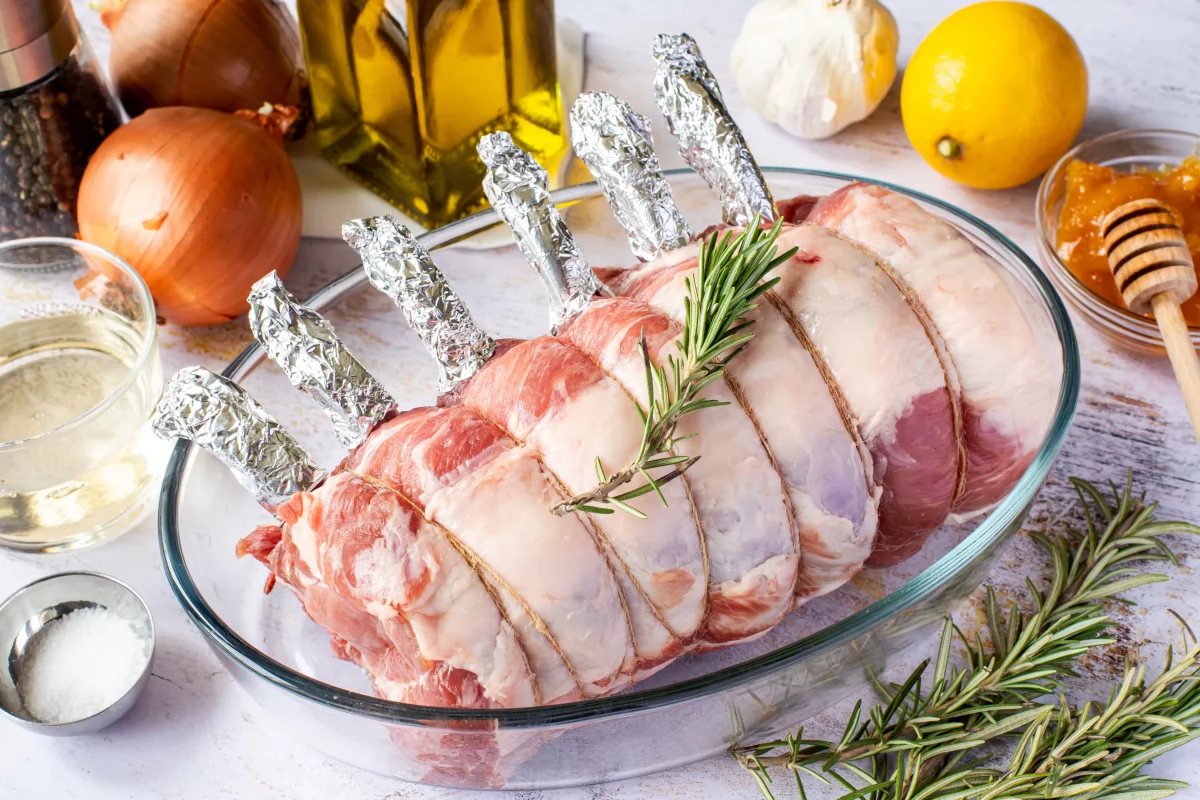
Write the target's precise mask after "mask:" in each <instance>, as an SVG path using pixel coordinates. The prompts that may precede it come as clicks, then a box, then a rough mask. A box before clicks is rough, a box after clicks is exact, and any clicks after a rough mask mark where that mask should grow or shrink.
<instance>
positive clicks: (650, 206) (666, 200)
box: [571, 92, 692, 261]
mask: <svg viewBox="0 0 1200 800" xmlns="http://www.w3.org/2000/svg"><path fill="white" fill-rule="evenodd" d="M571 144H572V145H573V146H574V148H575V153H576V155H578V156H579V157H580V158H581V159H583V163H585V164H587V168H588V170H590V171H591V173H592V175H593V176H595V178H596V181H597V182H598V183H599V184H600V187H601V188H602V189H603V190H604V196H605V197H606V198H607V199H608V204H609V206H611V207H612V211H613V216H615V217H616V218H617V222H619V223H621V227H623V228H624V229H625V231H626V232H627V233H628V234H629V246H630V248H631V249H632V250H633V253H634V255H636V256H637V257H638V258H640V259H642V260H644V261H650V260H652V259H654V258H657V257H658V256H660V255H662V254H663V253H664V252H666V251H667V250H673V249H675V248H677V247H683V246H684V245H685V244H687V243H688V240H689V239H691V236H692V232H691V230H689V228H688V224H687V222H686V221H685V220H684V218H683V215H682V214H680V213H679V207H678V206H676V205H675V199H674V198H673V197H672V196H671V186H670V184H668V183H667V179H666V177H665V176H664V175H663V173H662V169H661V168H660V167H659V164H658V155H657V154H656V153H655V152H654V143H653V140H652V138H651V134H650V120H648V119H646V118H645V117H643V116H642V115H641V114H638V113H637V112H636V111H634V110H633V109H632V108H630V107H629V105H628V104H627V103H626V102H625V101H624V100H621V99H620V98H619V97H614V96H613V95H611V94H608V93H607V92H587V93H585V94H581V95H580V96H579V99H578V100H576V101H575V107H574V108H572V109H571Z"/></svg>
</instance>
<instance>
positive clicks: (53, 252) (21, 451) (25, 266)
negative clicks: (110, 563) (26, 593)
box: [0, 238, 164, 552]
mask: <svg viewBox="0 0 1200 800" xmlns="http://www.w3.org/2000/svg"><path fill="white" fill-rule="evenodd" d="M155 325H156V320H155V313H154V301H153V300H152V299H151V297H150V291H149V290H148V289H147V288H146V284H145V283H144V282H143V281H142V279H141V277H140V276H139V275H138V274H137V273H136V272H135V271H134V270H133V269H132V268H131V267H130V266H129V265H128V264H126V263H125V262H124V261H122V260H121V259H119V258H117V257H116V256H114V255H113V254H111V253H109V252H107V251H105V250H103V249H101V248H99V247H96V246H94V245H90V244H87V243H86V242H80V241H75V240H72V239H57V238H38V239H18V240H14V241H8V242H0V546H4V547H11V548H16V549H19V550H31V551H41V552H50V551H56V550H67V549H72V548H76V547H82V546H85V545H88V544H92V543H95V542H98V541H101V540H103V539H106V538H109V537H111V536H114V535H116V534H117V533H120V532H122V531H124V530H126V529H127V528H128V527H129V525H130V524H132V523H133V522H134V521H135V520H136V519H137V518H138V517H139V516H140V514H141V512H142V511H143V510H144V509H145V508H146V506H147V505H148V503H149V501H150V499H151V498H152V496H153V494H154V491H155V488H156V486H157V483H158V477H159V474H160V468H161V463H162V460H163V456H164V451H163V449H162V447H161V445H160V444H159V443H158V441H157V440H156V438H155V437H154V435H153V434H152V433H151V432H150V427H149V420H150V415H151V413H152V412H153V411H154V405H155V403H156V402H157V401H158V397H159V394H160V393H161V390H162V365H161V363H160V361H159V355H158V341H157V338H156V328H155Z"/></svg>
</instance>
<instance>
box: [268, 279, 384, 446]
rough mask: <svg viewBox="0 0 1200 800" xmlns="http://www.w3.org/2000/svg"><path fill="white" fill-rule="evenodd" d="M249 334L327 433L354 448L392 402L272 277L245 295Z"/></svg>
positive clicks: (313, 314)
mask: <svg viewBox="0 0 1200 800" xmlns="http://www.w3.org/2000/svg"><path fill="white" fill-rule="evenodd" d="M249 300H250V330H251V331H252V332H253V333H254V338H255V339H258V341H259V342H260V343H261V344H262V346H263V349H264V350H266V351H267V355H269V356H270V357H271V360H273V361H274V362H275V363H276V364H278V365H279V366H280V367H282V368H283V372H284V374H285V375H287V377H288V380H290V381H291V382H292V385H293V386H295V387H297V388H299V389H301V390H303V391H304V392H306V393H307V394H309V395H311V396H312V397H314V398H316V401H317V402H318V403H320V404H321V407H322V408H324V409H325V411H326V413H328V414H329V418H330V419H331V420H332V421H333V432H334V434H335V435H336V436H337V439H338V441H339V442H341V443H342V444H343V445H345V446H346V447H354V446H355V445H357V444H359V443H360V442H362V441H363V440H364V439H366V438H367V434H368V433H370V432H371V430H372V429H373V428H374V427H375V425H376V424H378V423H379V422H380V421H382V420H383V417H384V415H385V414H387V413H388V411H390V410H391V409H392V408H393V407H394V406H395V405H396V401H395V400H393V399H392V397H391V395H389V394H388V393H387V391H386V390H385V389H384V388H383V386H381V385H380V384H379V381H377V380H375V378H374V377H373V376H372V375H371V373H369V372H367V370H366V368H365V367H363V365H362V364H360V363H359V362H358V359H356V358H355V357H354V356H352V355H350V351H349V350H347V349H346V346H345V345H344V344H342V342H341V340H340V339H338V338H337V336H336V335H335V334H334V332H333V328H332V327H331V326H330V324H329V322H328V320H326V319H325V318H324V317H322V316H321V315H320V314H318V313H317V312H315V311H313V310H312V309H310V308H306V307H304V306H302V305H300V303H299V302H298V301H297V300H296V298H295V297H294V296H293V295H292V294H291V292H289V291H288V290H287V289H286V288H285V287H284V285H283V281H281V280H279V276H278V275H276V274H275V273H274V272H271V273H270V274H269V275H267V276H266V277H264V278H263V279H262V280H260V281H259V282H258V283H256V284H254V287H253V288H252V289H251V290H250V297H249Z"/></svg>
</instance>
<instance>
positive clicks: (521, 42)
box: [297, 0, 565, 228]
mask: <svg viewBox="0 0 1200 800" xmlns="http://www.w3.org/2000/svg"><path fill="white" fill-rule="evenodd" d="M297 5H298V10H299V16H300V30H301V33H302V35H303V39H304V55H305V59H306V61H307V63H308V76H309V85H310V90H311V92H312V103H313V114H314V117H315V121H316V131H317V139H318V142H319V143H320V147H321V150H322V152H323V153H324V155H325V157H326V158H327V159H329V160H330V161H331V162H333V164H335V165H336V166H338V167H341V168H342V169H345V170H347V171H348V172H350V173H351V174H352V175H354V176H355V177H356V178H358V179H359V180H361V181H363V182H364V183H365V184H366V185H367V186H369V187H370V188H371V189H373V190H374V191H375V192H377V193H378V194H380V195H382V196H383V197H384V198H385V199H386V200H387V201H388V202H390V203H392V204H393V205H395V206H397V207H399V208H400V209H402V210H403V211H405V212H406V213H407V214H409V215H410V216H412V217H413V218H414V219H416V220H417V221H418V222H420V223H421V224H422V225H425V226H428V227H431V228H432V227H437V226H439V225H443V224H445V223H447V222H450V221H452V220H455V219H458V218H459V217H462V216H465V215H466V214H469V213H471V212H473V211H477V210H479V209H480V208H481V207H483V206H484V205H485V203H486V201H485V198H484V196H483V188H482V181H483V176H484V167H483V164H482V163H481V162H480V160H479V157H478V156H477V155H476V153H475V145H476V143H477V142H478V141H479V138H480V137H481V136H483V135H484V134H486V133H490V132H492V131H496V130H506V131H508V132H509V133H511V134H512V137H513V140H514V141H515V142H516V143H517V145H518V146H519V147H521V148H523V149H525V150H527V151H529V152H530V153H531V154H532V155H533V156H534V157H535V158H537V160H538V161H540V162H541V163H542V164H543V165H544V166H546V167H548V168H551V172H553V169H552V167H553V165H554V162H556V161H557V159H559V158H560V157H561V156H562V154H563V152H564V150H565V137H564V136H563V126H562V104H561V100H560V98H559V89H558V80H557V74H556V61H555V56H556V54H555V30H554V0H407V1H406V0H298V3H297Z"/></svg>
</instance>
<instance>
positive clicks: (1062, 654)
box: [735, 478, 1200, 800]
mask: <svg viewBox="0 0 1200 800" xmlns="http://www.w3.org/2000/svg"><path fill="white" fill-rule="evenodd" d="M1131 480H1132V478H1131ZM1072 482H1073V483H1074V485H1075V489H1076V491H1077V493H1078V494H1079V498H1080V502H1081V504H1082V507H1083V512H1084V516H1085V518H1086V522H1087V527H1086V531H1084V532H1074V531H1066V532H1064V533H1061V534H1058V535H1055V536H1053V537H1050V536H1046V535H1043V534H1038V533H1035V534H1032V537H1033V539H1034V540H1035V541H1037V543H1038V544H1040V545H1041V546H1042V547H1043V548H1045V549H1046V550H1047V551H1048V552H1049V553H1050V556H1051V558H1052V560H1053V568H1054V575H1053V578H1052V580H1051V583H1050V586H1049V588H1048V589H1047V590H1046V591H1045V592H1041V591H1038V589H1037V588H1036V587H1035V586H1034V585H1033V583H1032V581H1028V580H1027V584H1028V587H1029V592H1030V595H1031V596H1032V599H1033V601H1034V604H1035V606H1036V610H1035V611H1034V612H1033V613H1028V614H1027V613H1024V612H1022V611H1021V610H1020V609H1019V608H1018V607H1017V606H1016V605H1015V604H1014V605H1013V606H1011V607H1010V608H1009V609H1008V613H1007V614H1002V613H1001V609H1000V604H999V602H998V600H997V598H996V594H995V592H994V591H992V590H991V589H990V587H989V589H988V592H987V619H988V628H989V630H990V633H991V637H990V638H991V646H990V648H989V647H986V646H985V645H984V642H983V639H982V637H980V636H979V634H978V633H977V634H976V635H975V636H974V637H973V639H972V638H970V637H967V636H966V635H965V634H964V633H963V632H962V631H961V630H959V629H958V628H957V627H956V626H955V625H954V624H953V622H950V621H947V623H946V626H945V628H944V629H943V632H942V639H941V646H940V648H939V649H938V653H937V658H936V659H935V661H934V662H933V665H932V675H931V676H930V679H929V682H928V685H927V688H925V687H926V680H925V673H926V672H927V671H929V670H930V662H928V661H926V662H925V663H923V664H922V665H921V666H920V667H918V668H917V669H916V671H914V672H913V674H912V675H911V676H909V678H908V679H907V680H906V681H904V683H902V684H900V685H895V684H893V685H891V686H889V687H886V688H885V689H883V691H884V694H885V698H884V699H885V701H886V702H885V703H883V704H880V705H877V706H875V707H874V708H872V709H870V710H869V711H867V712H866V714H865V716H866V719H865V720H864V719H863V716H864V710H863V704H862V701H859V702H858V703H857V704H856V705H855V707H854V710H853V711H852V712H851V715H850V721H849V723H848V724H847V725H846V728H845V731H844V732H843V734H842V737H841V739H840V740H838V741H836V742H833V741H821V740H816V739H807V738H805V735H804V729H803V728H801V729H800V730H799V731H797V733H796V734H795V735H789V736H787V737H785V738H783V739H780V740H777V741H773V742H764V743H762V744H757V745H751V746H748V747H742V748H738V749H737V750H736V751H735V755H736V756H737V758H738V760H739V762H741V764H742V765H743V766H744V767H746V768H747V769H749V770H750V771H751V772H752V773H753V775H754V778H755V780H756V781H757V783H758V786H759V788H760V789H761V790H762V793H763V795H764V796H765V797H767V798H773V797H774V795H773V794H772V793H771V788H770V784H771V783H772V773H773V771H777V770H783V771H786V772H789V773H791V774H792V776H794V778H795V781H796V786H797V789H798V791H799V793H800V796H801V797H802V798H803V797H805V792H804V782H803V778H805V777H807V778H814V779H817V780H819V781H821V782H823V783H826V784H828V783H830V782H831V781H835V782H837V783H839V784H841V785H842V786H843V787H844V788H845V790H846V793H845V794H843V795H842V800H857V799H858V798H863V800H933V798H939V799H943V800H950V799H959V800H967V799H968V798H970V799H972V800H994V799H998V798H1042V797H1066V796H1070V797H1072V798H1080V799H1081V800H1088V798H1101V797H1103V798H1107V800H1118V799H1121V800H1155V798H1162V797H1169V796H1171V795H1172V794H1174V793H1175V790H1176V789H1178V788H1180V787H1182V786H1184V785H1185V784H1182V783H1180V782H1178V781H1166V780H1159V779H1155V778H1151V777H1149V776H1147V775H1144V774H1143V773H1142V769H1143V768H1144V767H1145V766H1146V765H1147V764H1149V763H1150V761H1152V760H1153V759H1154V758H1156V757H1158V756H1160V755H1162V754H1163V753H1165V752H1167V751H1168V750H1172V749H1174V748H1176V747H1179V746H1180V745H1182V744H1185V743H1187V742H1190V741H1192V740H1193V739H1196V738H1200V646H1198V645H1196V644H1192V645H1191V646H1187V644H1186V640H1185V646H1184V648H1183V651H1184V655H1183V657H1182V658H1181V659H1180V660H1178V661H1175V660H1174V659H1173V658H1172V654H1171V652H1168V656H1167V665H1166V667H1165V668H1164V670H1163V672H1162V674H1161V675H1159V677H1158V678H1156V679H1154V680H1153V681H1151V682H1150V683H1148V684H1147V683H1146V682H1145V668H1144V667H1139V666H1133V665H1129V664H1127V665H1126V669H1125V673H1124V677H1123V680H1122V681H1121V682H1120V684H1118V685H1116V686H1115V687H1114V688H1113V690H1112V692H1111V694H1110V695H1109V698H1108V701H1107V702H1106V703H1103V704H1095V703H1086V704H1084V705H1083V706H1082V707H1078V708H1076V707H1072V706H1071V705H1070V704H1069V703H1068V702H1067V700H1066V698H1065V697H1060V698H1059V699H1058V702H1055V701H1054V699H1053V698H1052V697H1049V698H1048V697H1047V696H1048V695H1050V694H1051V693H1052V692H1061V691H1062V690H1063V689H1064V685H1063V680H1064V679H1065V678H1066V677H1068V676H1074V675H1075V673H1074V672H1073V671H1072V665H1073V664H1074V663H1075V662H1076V661H1077V660H1078V658H1079V657H1080V656H1082V655H1083V654H1084V653H1086V652H1088V651H1089V650H1092V649H1093V648H1097V647H1105V646H1107V645H1109V644H1112V643H1113V641H1114V640H1113V639H1112V638H1111V637H1110V636H1108V635H1106V631H1107V630H1108V628H1109V627H1110V626H1111V624H1112V623H1111V620H1110V619H1109V617H1108V616H1107V615H1106V614H1105V613H1104V610H1103V605H1102V604H1103V601H1104V599H1105V598H1114V599H1115V600H1116V602H1127V601H1123V600H1119V599H1116V595H1118V594H1120V593H1122V592H1125V591H1128V590H1130V589H1133V588H1135V587H1137V586H1142V585H1145V584H1148V583H1157V582H1160V581H1165V580H1167V576H1165V575H1162V574H1157V573H1146V572H1144V571H1143V570H1142V569H1140V568H1138V567H1136V566H1131V563H1132V562H1136V561H1147V560H1159V561H1170V562H1172V563H1174V564H1178V560H1177V559H1176V557H1175V555H1174V553H1173V552H1172V551H1171V550H1170V548H1168V547H1167V546H1166V545H1165V544H1164V543H1163V542H1162V541H1161V540H1160V538H1159V537H1160V536H1162V535H1165V534H1169V533H1200V527H1197V526H1195V525H1190V524H1188V523H1183V522H1156V521H1155V519H1154V510H1155V507H1156V506H1155V505H1154V504H1150V505H1146V504H1145V502H1144V497H1134V496H1133V493H1132V489H1131V486H1130V485H1129V484H1127V485H1126V487H1125V489H1124V491H1122V492H1118V491H1117V489H1116V487H1115V486H1114V487H1113V504H1110V502H1109V501H1108V500H1107V499H1106V498H1105V497H1104V496H1103V495H1102V494H1101V493H1100V491H1099V490H1097V489H1096V487H1094V486H1093V485H1092V484H1090V483H1088V482H1086V481H1082V480H1078V479H1072ZM1089 501H1090V503H1091V505H1089ZM956 641H957V643H958V644H959V645H961V647H962V648H963V649H964V650H965V653H966V666H965V667H963V668H957V667H953V666H951V663H950V662H951V654H952V652H953V650H954V645H955V642H956ZM1001 737H1007V738H1013V737H1016V745H1015V747H1013V749H1012V753H1011V755H1010V757H1009V759H1008V763H1007V765H1002V766H985V765H986V764H988V760H987V759H986V758H982V757H980V755H979V753H978V751H976V748H978V747H980V746H981V745H984V744H986V743H988V742H991V741H993V740H998V739H1000V738H1001Z"/></svg>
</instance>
